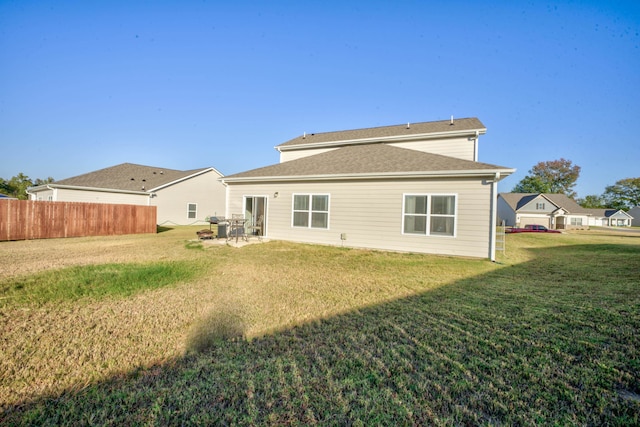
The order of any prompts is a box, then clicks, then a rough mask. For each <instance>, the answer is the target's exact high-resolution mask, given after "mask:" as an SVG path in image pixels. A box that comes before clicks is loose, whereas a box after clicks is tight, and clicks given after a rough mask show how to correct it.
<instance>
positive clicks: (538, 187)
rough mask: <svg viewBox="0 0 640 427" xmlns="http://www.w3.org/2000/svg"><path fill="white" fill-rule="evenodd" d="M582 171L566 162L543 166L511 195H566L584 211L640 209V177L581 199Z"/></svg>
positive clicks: (556, 161)
mask: <svg viewBox="0 0 640 427" xmlns="http://www.w3.org/2000/svg"><path fill="white" fill-rule="evenodd" d="M580 169H581V168H580V166H578V165H574V164H573V162H572V161H571V160H567V159H564V158H560V159H559V160H551V161H546V162H539V163H537V164H536V165H535V166H533V167H532V168H531V169H530V170H529V174H528V175H527V176H525V177H524V178H522V180H520V182H518V183H517V184H516V186H515V187H513V190H511V192H513V193H559V194H566V195H567V196H569V197H571V198H572V199H574V200H575V201H576V202H578V204H579V205H580V206H582V207H583V208H613V209H623V210H629V209H631V208H633V207H634V206H640V177H638V178H624V179H620V180H618V181H616V183H615V184H613V185H608V186H607V187H605V190H604V193H602V194H590V195H587V196H585V197H583V198H578V197H577V194H576V192H575V190H574V188H575V185H576V182H577V181H578V178H579V176H580Z"/></svg>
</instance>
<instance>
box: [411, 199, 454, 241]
mask: <svg viewBox="0 0 640 427" xmlns="http://www.w3.org/2000/svg"><path fill="white" fill-rule="evenodd" d="M403 212H404V214H403V225H402V227H403V228H402V229H403V230H404V233H406V234H421V235H438V236H453V235H454V234H455V223H456V196H455V195H448V194H447V195H429V194H405V196H404V206H403Z"/></svg>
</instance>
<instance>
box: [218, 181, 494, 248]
mask: <svg viewBox="0 0 640 427" xmlns="http://www.w3.org/2000/svg"><path fill="white" fill-rule="evenodd" d="M275 192H278V197H277V198H274V197H273V195H274V193H275ZM294 193H296V194H328V195H329V197H330V198H329V228H328V229H307V228H297V227H295V228H294V227H292V226H291V215H292V196H293V194H294ZM407 193H412V194H454V195H456V197H457V217H456V236H455V237H448V236H418V235H404V234H402V205H403V195H404V194H407ZM256 194H260V195H263V194H268V195H269V202H268V212H267V220H268V226H267V230H268V232H267V236H266V237H268V238H271V239H281V240H290V241H296V242H307V243H319V244H327V245H338V246H340V245H344V246H348V247H358V248H371V249H384V250H393V251H406V252H423V253H435V254H443V255H459V256H470V257H479V258H488V257H489V233H490V226H489V224H490V223H489V219H490V194H491V185H490V184H487V185H483V184H482V183H481V181H480V180H469V179H458V180H438V179H433V180H396V181H378V180H371V181H344V182H340V181H335V182H300V183H265V184H243V183H232V184H230V186H229V188H228V203H229V206H228V209H227V212H243V207H242V200H243V197H244V196H250V195H256ZM342 233H346V236H347V238H346V240H344V241H342V240H341V238H340V237H341V234H342Z"/></svg>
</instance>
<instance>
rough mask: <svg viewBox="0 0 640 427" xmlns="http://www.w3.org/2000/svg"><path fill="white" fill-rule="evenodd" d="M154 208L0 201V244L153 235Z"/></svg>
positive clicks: (154, 227)
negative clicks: (7, 241) (53, 239)
mask: <svg viewBox="0 0 640 427" xmlns="http://www.w3.org/2000/svg"><path fill="white" fill-rule="evenodd" d="M156 210H157V208H156V207H155V206H139V205H115V204H103V203H81V202H45V201H33V200H0V241H5V240H31V239H49V238H59V237H83V236H110V235H118V234H143V233H155V232H156Z"/></svg>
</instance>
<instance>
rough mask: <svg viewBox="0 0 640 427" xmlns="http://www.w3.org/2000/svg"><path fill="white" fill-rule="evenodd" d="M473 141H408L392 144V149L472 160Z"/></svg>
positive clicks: (450, 139) (449, 139) (454, 139)
mask: <svg viewBox="0 0 640 427" xmlns="http://www.w3.org/2000/svg"><path fill="white" fill-rule="evenodd" d="M474 144H475V142H474V141H469V139H468V138H467V137H465V138H447V139H428V140H424V141H410V142H397V143H392V144H389V145H392V146H394V147H400V148H408V149H409V150H417V151H423V152H425V153H433V154H441V155H443V156H450V157H456V158H458V159H463V160H472V161H473V160H476V159H474Z"/></svg>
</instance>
